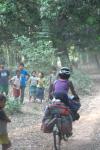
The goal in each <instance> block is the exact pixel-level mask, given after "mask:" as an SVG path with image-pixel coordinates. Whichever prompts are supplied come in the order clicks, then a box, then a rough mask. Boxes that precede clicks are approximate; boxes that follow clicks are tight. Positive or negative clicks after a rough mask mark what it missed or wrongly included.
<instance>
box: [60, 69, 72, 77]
mask: <svg viewBox="0 0 100 150" xmlns="http://www.w3.org/2000/svg"><path fill="white" fill-rule="evenodd" d="M59 77H60V78H61V79H68V78H69V77H70V69H69V68H67V67H62V68H61V69H60V71H59Z"/></svg>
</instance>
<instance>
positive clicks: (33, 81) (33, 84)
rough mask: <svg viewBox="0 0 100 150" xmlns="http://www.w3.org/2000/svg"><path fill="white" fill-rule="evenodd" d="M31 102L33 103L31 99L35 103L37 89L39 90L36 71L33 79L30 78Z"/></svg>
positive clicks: (33, 73)
mask: <svg viewBox="0 0 100 150" xmlns="http://www.w3.org/2000/svg"><path fill="white" fill-rule="evenodd" d="M29 85H30V87H29V101H30V102H31V98H32V97H33V98H34V101H35V100H36V88H37V77H36V71H33V72H32V75H31V77H30V78H29Z"/></svg>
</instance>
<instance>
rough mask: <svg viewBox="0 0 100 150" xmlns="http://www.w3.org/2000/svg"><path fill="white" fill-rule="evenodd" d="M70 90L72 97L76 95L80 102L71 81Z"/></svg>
mask: <svg viewBox="0 0 100 150" xmlns="http://www.w3.org/2000/svg"><path fill="white" fill-rule="evenodd" d="M69 89H70V90H71V93H72V95H74V96H75V97H77V100H78V101H79V97H78V95H77V93H76V91H75V88H74V85H73V83H72V81H69Z"/></svg>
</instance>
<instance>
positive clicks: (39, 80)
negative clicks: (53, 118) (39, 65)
mask: <svg viewBox="0 0 100 150" xmlns="http://www.w3.org/2000/svg"><path fill="white" fill-rule="evenodd" d="M9 84H10V85H11V87H12V89H13V96H14V98H15V99H18V98H20V101H21V103H23V101H24V96H25V88H26V85H27V84H29V101H32V99H33V100H34V101H35V100H36V99H38V100H39V101H40V102H42V100H43V99H44V87H45V79H44V73H43V72H39V73H37V72H36V71H32V73H31V75H29V73H28V71H27V70H26V69H25V68H24V64H23V63H20V64H19V66H18V69H17V70H16V74H15V75H14V76H13V77H11V76H10V72H9V70H7V69H5V68H4V65H0V93H5V94H6V95H8V94H9Z"/></svg>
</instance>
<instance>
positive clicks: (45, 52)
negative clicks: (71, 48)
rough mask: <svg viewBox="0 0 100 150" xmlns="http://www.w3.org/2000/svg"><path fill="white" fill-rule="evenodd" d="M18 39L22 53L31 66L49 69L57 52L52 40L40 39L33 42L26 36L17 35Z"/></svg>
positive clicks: (43, 69) (44, 69)
mask: <svg viewBox="0 0 100 150" xmlns="http://www.w3.org/2000/svg"><path fill="white" fill-rule="evenodd" d="M16 41H17V42H18V43H20V46H21V51H20V53H21V55H22V56H24V58H25V62H26V63H27V66H28V67H29V68H31V69H33V68H34V69H35V70H41V71H47V69H48V68H49V67H51V65H52V63H53V56H54V53H55V49H54V48H53V46H52V42H51V41H45V40H39V41H37V42H35V43H33V42H31V41H30V39H29V38H27V37H25V36H21V37H16ZM44 66H45V68H44Z"/></svg>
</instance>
